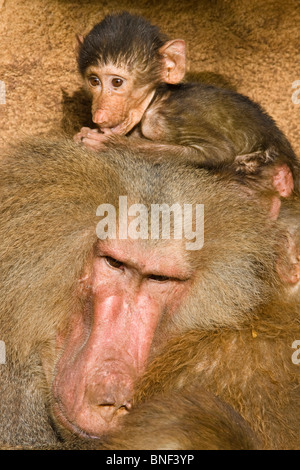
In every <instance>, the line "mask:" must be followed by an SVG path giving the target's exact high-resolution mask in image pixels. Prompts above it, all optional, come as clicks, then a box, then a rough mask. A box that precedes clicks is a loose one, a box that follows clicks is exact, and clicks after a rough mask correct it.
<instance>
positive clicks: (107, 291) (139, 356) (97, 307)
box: [52, 240, 191, 436]
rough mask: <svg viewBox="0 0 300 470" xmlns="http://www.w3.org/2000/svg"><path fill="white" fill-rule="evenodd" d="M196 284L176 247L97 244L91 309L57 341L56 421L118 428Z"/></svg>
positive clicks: (93, 431) (73, 426) (83, 427)
mask: <svg viewBox="0 0 300 470" xmlns="http://www.w3.org/2000/svg"><path fill="white" fill-rule="evenodd" d="M190 284H191V269H190V267H189V266H187V265H186V262H185V260H184V258H183V256H182V255H181V253H180V252H179V251H176V252H175V253H174V247H173V246H172V244H170V246H166V247H165V248H164V252H163V253H162V252H161V249H160V247H151V246H147V245H146V244H145V243H144V244H143V243H139V242H138V241H132V240H111V241H106V242H102V243H100V242H99V243H97V244H96V246H95V248H94V250H93V259H92V262H91V266H90V269H89V272H85V274H84V276H83V277H82V278H81V279H80V280H79V285H80V289H81V291H82V292H83V293H84V294H83V296H84V308H83V310H82V311H81V312H79V313H77V314H75V315H73V317H72V322H71V323H70V325H69V327H68V329H67V330H66V331H64V332H63V333H62V334H60V335H59V337H58V342H59V346H60V348H61V349H62V351H63V352H62V355H61V357H60V359H59V361H58V363H57V366H56V375H55V379H54V381H53V385H52V388H53V400H54V401H53V407H54V413H55V415H56V417H57V419H58V420H59V421H60V422H61V423H62V424H63V425H64V426H65V427H67V428H68V429H70V430H71V431H73V432H79V433H80V434H88V435H92V436H93V435H95V436H99V435H101V434H103V433H105V432H107V431H110V430H111V429H113V428H115V426H116V425H117V423H118V421H119V418H120V416H122V415H123V414H125V413H126V412H127V411H128V410H129V409H130V407H131V399H132V394H133V387H134V382H135V380H136V378H137V377H138V376H140V375H141V374H142V372H143V370H144V367H145V364H146V362H147V358H148V356H149V352H150V349H151V344H152V342H153V338H154V335H155V331H156V330H157V326H158V324H159V323H160V322H161V321H162V317H164V321H166V320H167V319H170V318H171V317H172V315H173V314H174V312H175V311H176V310H177V309H178V306H179V304H181V303H182V302H183V300H184V298H185V296H186V294H187V292H188V290H189V286H190Z"/></svg>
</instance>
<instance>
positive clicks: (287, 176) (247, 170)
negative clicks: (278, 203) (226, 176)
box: [234, 148, 294, 198]
mask: <svg viewBox="0 0 300 470" xmlns="http://www.w3.org/2000/svg"><path fill="white" fill-rule="evenodd" d="M278 157H279V155H278V152H277V151H276V149H273V148H270V149H268V150H259V151H257V152H253V153H249V154H245V155H238V156H237V157H236V158H235V161H234V165H235V171H236V172H237V173H238V174H241V175H244V176H251V175H255V174H259V173H260V174H261V177H262V178H263V179H264V180H265V182H266V183H269V184H270V186H272V187H273V188H274V190H275V191H277V193H278V194H279V196H281V197H284V198H285V197H289V196H291V194H292V192H293V190H294V179H293V174H292V172H291V169H290V168H289V167H288V165H287V164H286V163H283V164H281V165H272V163H273V162H275V161H276V160H278Z"/></svg>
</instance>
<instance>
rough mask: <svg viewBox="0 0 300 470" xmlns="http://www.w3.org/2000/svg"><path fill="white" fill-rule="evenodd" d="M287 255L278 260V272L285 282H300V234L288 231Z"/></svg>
mask: <svg viewBox="0 0 300 470" xmlns="http://www.w3.org/2000/svg"><path fill="white" fill-rule="evenodd" d="M285 243H286V248H287V250H286V253H287V256H285V257H283V258H279V259H278V261H277V272H278V274H279V276H280V278H281V280H282V281H283V282H284V283H285V284H292V285H296V284H298V283H300V240H299V234H298V236H297V232H296V233H291V232H288V234H287V237H286V242H285Z"/></svg>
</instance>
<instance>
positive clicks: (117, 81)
mask: <svg viewBox="0 0 300 470" xmlns="http://www.w3.org/2000/svg"><path fill="white" fill-rule="evenodd" d="M123 83H124V80H123V79H122V78H118V77H115V78H113V79H112V81H111V84H112V86H113V87H114V88H120V86H122V85H123Z"/></svg>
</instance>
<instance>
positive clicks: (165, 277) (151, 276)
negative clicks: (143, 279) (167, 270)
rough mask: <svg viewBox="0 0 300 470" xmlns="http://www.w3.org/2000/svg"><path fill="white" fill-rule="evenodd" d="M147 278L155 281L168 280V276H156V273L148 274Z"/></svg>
mask: <svg viewBox="0 0 300 470" xmlns="http://www.w3.org/2000/svg"><path fill="white" fill-rule="evenodd" d="M148 279H151V281H157V282H166V281H170V277H168V276H158V275H156V274H150V275H149V276H148Z"/></svg>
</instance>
